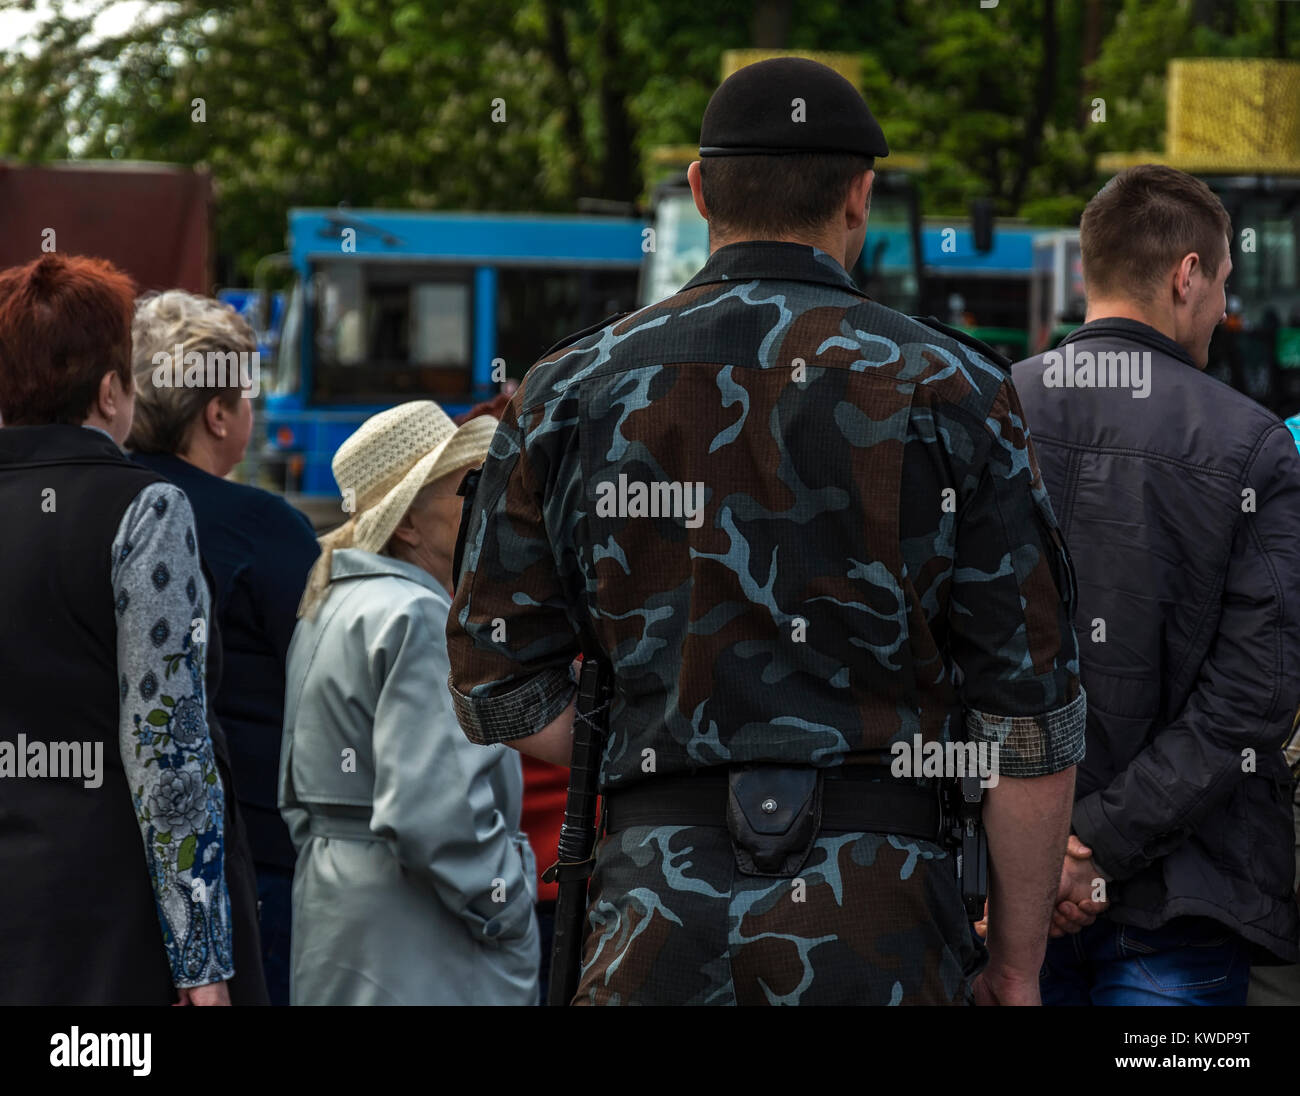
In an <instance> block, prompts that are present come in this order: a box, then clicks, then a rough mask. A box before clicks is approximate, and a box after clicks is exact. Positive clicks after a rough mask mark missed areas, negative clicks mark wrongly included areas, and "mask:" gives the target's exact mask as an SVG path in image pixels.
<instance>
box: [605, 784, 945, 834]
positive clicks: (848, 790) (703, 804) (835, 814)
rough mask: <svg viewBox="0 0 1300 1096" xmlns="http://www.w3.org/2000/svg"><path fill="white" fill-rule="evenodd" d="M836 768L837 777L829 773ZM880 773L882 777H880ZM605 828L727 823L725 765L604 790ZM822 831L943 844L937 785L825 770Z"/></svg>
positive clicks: (724, 824)
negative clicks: (930, 785)
mask: <svg viewBox="0 0 1300 1096" xmlns="http://www.w3.org/2000/svg"><path fill="white" fill-rule="evenodd" d="M837 772H838V773H839V774H840V775H839V776H835V775H832V774H834V773H837ZM882 774H883V776H884V779H878V778H879V777H881V775H882ZM604 803H605V832H606V833H616V832H618V831H619V830H626V829H630V828H631V827H633V826H717V827H721V828H725V827H726V825H727V770H726V769H725V768H719V769H717V770H704V771H702V772H700V773H684V774H680V775H675V776H663V777H651V778H650V779H648V780H644V781H638V782H637V783H636V784H633V785H632V786H631V787H630V788H622V789H611V790H610V791H608V792H606V793H605V794H604ZM821 828H822V831H823V832H826V831H829V832H833V833H896V834H900V835H905V836H907V837H919V838H923V839H924V840H926V841H934V842H936V843H942V836H943V835H942V832H941V828H942V811H941V810H940V806H939V789H938V788H937V787H930V788H925V787H922V786H921V785H919V784H915V783H912V782H910V781H902V780H899V779H898V778H896V777H892V776H890V775H889V770H888V769H882V768H879V767H877V766H870V767H868V766H859V765H855V766H846V767H843V768H842V769H828V770H827V775H826V778H825V780H824V781H823V783H822V824H821Z"/></svg>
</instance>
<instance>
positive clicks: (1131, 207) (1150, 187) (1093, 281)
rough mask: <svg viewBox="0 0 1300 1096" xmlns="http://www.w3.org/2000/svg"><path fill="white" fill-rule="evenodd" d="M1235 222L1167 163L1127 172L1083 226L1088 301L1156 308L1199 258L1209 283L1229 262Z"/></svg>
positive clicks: (1100, 196)
mask: <svg viewBox="0 0 1300 1096" xmlns="http://www.w3.org/2000/svg"><path fill="white" fill-rule="evenodd" d="M1231 233H1232V220H1231V218H1229V216H1228V211H1227V210H1226V209H1224V208H1223V203H1222V202H1221V201H1219V198H1218V196H1217V195H1216V194H1215V193H1214V191H1212V190H1211V189H1210V188H1209V187H1208V186H1206V185H1205V183H1204V182H1202V181H1201V180H1200V179H1197V178H1195V177H1194V176H1192V175H1188V174H1187V173H1186V172H1183V171H1177V170H1175V169H1174V168H1171V167H1164V166H1162V165H1160V164H1140V165H1139V166H1137V167H1131V168H1129V169H1128V170H1126V171H1121V172H1120V173H1119V174H1118V175H1116V176H1115V177H1114V178H1113V179H1111V181H1110V182H1108V183H1107V184H1106V185H1105V186H1104V187H1102V188H1101V190H1100V191H1098V192H1097V194H1096V195H1095V196H1094V197H1093V199H1092V201H1090V202H1089V203H1088V206H1087V208H1086V209H1084V211H1083V220H1082V221H1081V222H1080V224H1079V244H1080V250H1081V251H1082V253H1083V279H1084V283H1085V285H1086V287H1087V291H1088V295H1089V296H1090V297H1091V296H1097V297H1127V298H1130V299H1133V300H1137V301H1141V302H1142V303H1144V304H1149V303H1151V301H1152V300H1153V299H1154V298H1155V296H1156V294H1157V293H1158V291H1159V286H1160V283H1161V281H1162V280H1163V279H1164V277H1165V276H1166V275H1167V274H1168V273H1169V272H1170V271H1171V270H1172V269H1173V268H1174V267H1175V266H1176V265H1177V264H1178V263H1179V262H1181V261H1182V258H1183V256H1185V255H1187V254H1188V253H1189V252H1192V251H1195V252H1196V253H1197V255H1199V256H1200V260H1201V264H1202V266H1203V267H1204V272H1205V274H1206V275H1207V276H1209V277H1211V278H1214V277H1217V276H1218V273H1219V270H1220V268H1221V267H1222V265H1223V263H1224V262H1226V261H1227V258H1228V250H1227V237H1228V236H1230V235H1231Z"/></svg>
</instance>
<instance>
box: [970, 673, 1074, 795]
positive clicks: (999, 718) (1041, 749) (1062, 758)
mask: <svg viewBox="0 0 1300 1096" xmlns="http://www.w3.org/2000/svg"><path fill="white" fill-rule="evenodd" d="M1087 714H1088V703H1087V697H1086V695H1085V694H1084V692H1083V690H1082V689H1080V690H1079V695H1078V696H1077V697H1075V699H1074V700H1072V701H1071V702H1070V703H1069V704H1067V705H1065V707H1063V708H1057V709H1055V710H1054V711H1050V712H1044V713H1043V714H1042V715H990V714H989V713H988V712H980V711H976V710H975V709H973V708H968V709H967V711H966V734H967V736H968V737H969V738H970V739H971V741H975V742H987V743H988V744H990V745H996V746H997V748H998V752H997V758H998V769H997V771H998V774H999V775H1000V776H1006V777H1010V778H1012V779H1019V778H1025V777H1032V776H1050V775H1051V774H1052V773H1058V772H1060V771H1061V770H1062V769H1068V768H1069V767H1070V766H1071V765H1077V764H1078V763H1079V762H1080V761H1082V760H1083V751H1084V726H1085V724H1086V722H1087Z"/></svg>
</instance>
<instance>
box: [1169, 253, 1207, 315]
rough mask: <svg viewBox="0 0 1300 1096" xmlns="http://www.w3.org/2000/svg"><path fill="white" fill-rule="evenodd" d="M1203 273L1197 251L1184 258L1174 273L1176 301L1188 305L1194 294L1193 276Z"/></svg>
mask: <svg viewBox="0 0 1300 1096" xmlns="http://www.w3.org/2000/svg"><path fill="white" fill-rule="evenodd" d="M1197 273H1202V271H1201V257H1200V255H1198V254H1197V253H1196V252H1195V251H1189V252H1188V253H1187V254H1186V255H1184V256H1183V259H1182V262H1180V263H1179V264H1178V268H1177V269H1176V270H1175V271H1174V299H1175V300H1176V301H1178V302H1180V303H1182V304H1186V303H1187V301H1188V300H1189V299H1190V297H1191V294H1192V275H1193V274H1197Z"/></svg>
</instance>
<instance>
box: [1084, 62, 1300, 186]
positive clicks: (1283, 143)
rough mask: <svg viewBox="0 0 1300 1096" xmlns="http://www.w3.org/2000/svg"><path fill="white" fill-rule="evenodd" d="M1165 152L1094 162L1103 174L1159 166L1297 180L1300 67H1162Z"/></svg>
mask: <svg viewBox="0 0 1300 1096" xmlns="http://www.w3.org/2000/svg"><path fill="white" fill-rule="evenodd" d="M1166 94H1167V100H1166V102H1167V107H1166V109H1167V112H1168V113H1167V115H1166V118H1167V121H1166V129H1165V153H1164V155H1161V154H1160V153H1156V152H1121V153H1108V154H1106V155H1103V156H1100V157H1099V158H1098V161H1097V163H1098V166H1099V167H1100V168H1101V169H1102V170H1103V171H1120V170H1122V169H1124V168H1126V167H1132V166H1133V165H1134V164H1144V163H1160V164H1168V165H1169V166H1170V167H1176V168H1178V169H1179V170H1181V171H1187V172H1190V173H1192V174H1196V175H1233V174H1249V175H1300V61H1263V60H1241V59H1232V60H1205V59H1195V60H1187V59H1184V60H1177V61H1170V62H1169V80H1168V88H1167V93H1166Z"/></svg>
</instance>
